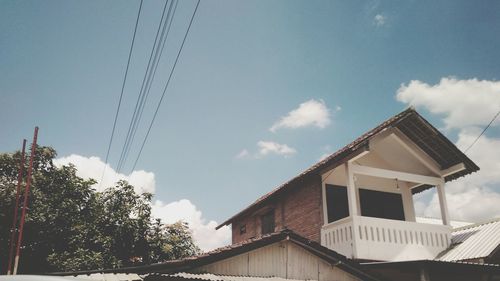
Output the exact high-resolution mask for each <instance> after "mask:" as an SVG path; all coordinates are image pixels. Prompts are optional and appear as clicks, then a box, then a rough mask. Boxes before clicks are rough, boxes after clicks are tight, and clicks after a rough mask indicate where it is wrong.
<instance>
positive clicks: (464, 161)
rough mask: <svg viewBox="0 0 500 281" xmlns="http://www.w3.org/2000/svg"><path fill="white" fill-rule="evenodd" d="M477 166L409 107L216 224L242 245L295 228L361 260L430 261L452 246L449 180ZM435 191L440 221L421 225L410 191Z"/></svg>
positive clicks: (304, 234) (341, 252)
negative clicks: (430, 189) (433, 189)
mask: <svg viewBox="0 0 500 281" xmlns="http://www.w3.org/2000/svg"><path fill="white" fill-rule="evenodd" d="M477 170H479V167H478V166H477V165H476V164H474V162H472V160H470V159H469V158H468V157H467V156H466V155H465V154H464V153H462V152H461V151H460V150H459V149H458V148H457V147H456V146H455V145H454V144H453V143H452V142H451V141H450V140H448V139H447V138H446V137H445V136H443V135H442V134H441V133H440V132H439V131H438V130H437V129H436V128H434V127H433V126H432V125H431V124H430V123H429V122H427V121H426V120H425V119H424V118H423V117H422V116H421V115H420V114H418V113H417V112H416V111H415V110H414V109H413V108H409V109H407V110H405V111H403V112H401V113H399V114H397V115H396V116H394V117H392V118H390V119H388V120H387V121H385V122H383V123H382V124H380V125H379V126H377V127H375V128H374V129H372V130H370V131H369V132H367V133H365V134H364V135H362V136H361V137H359V138H358V139H356V140H354V141H353V142H352V143H350V144H348V145H347V146H345V147H343V148H341V149H340V150H339V151H337V152H335V153H334V154H332V155H330V156H329V157H327V158H326V159H324V160H322V161H320V162H319V163H317V164H315V165H313V166H312V167H310V168H309V169H307V170H306V171H304V172H303V173H301V174H300V175H298V176H297V177H295V178H293V179H291V180H289V181H287V182H285V183H284V184H282V185H280V186H279V187H278V188H276V189H275V190H273V191H271V192H269V193H268V194H266V195H264V196H262V197H261V198H259V199H258V200H257V201H255V202H254V203H253V204H251V205H250V206H248V207H247V208H245V209H244V210H242V211H241V212H239V213H238V214H236V215H234V216H233V217H231V218H229V219H228V220H226V221H225V222H223V223H222V224H221V225H219V226H218V227H222V226H224V225H229V224H231V227H232V241H233V243H238V242H241V241H244V240H246V239H250V238H253V237H258V236H260V235H264V234H267V233H272V232H275V231H279V230H281V229H290V230H292V231H294V232H295V233H297V234H298V235H301V236H303V237H306V238H308V239H311V240H313V241H316V242H318V243H320V244H321V245H323V246H325V247H327V248H329V249H332V250H334V251H336V252H338V253H340V254H342V255H345V256H346V257H348V258H351V259H354V260H358V261H391V262H395V261H408V260H423V259H427V260H432V259H434V258H436V256H438V254H439V253H441V252H442V251H444V250H446V249H448V247H449V246H450V245H451V234H452V227H451V226H450V217H449V211H448V206H447V202H446V194H445V188H446V182H448V181H451V180H454V179H457V178H459V177H462V176H465V175H468V174H470V173H473V172H475V171H477ZM429 188H435V189H436V190H437V193H438V196H439V203H440V210H441V217H442V224H441V225H436V224H428V223H421V222H417V221H416V217H415V211H414V205H413V194H416V193H418V192H421V191H424V190H427V189H429Z"/></svg>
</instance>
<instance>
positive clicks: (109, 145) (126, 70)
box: [99, 0, 143, 185]
mask: <svg viewBox="0 0 500 281" xmlns="http://www.w3.org/2000/svg"><path fill="white" fill-rule="evenodd" d="M142 2H143V0H141V1H140V4H139V11H138V12H137V18H136V20H135V27H134V35H133V36H132V42H131V44H130V50H129V52H128V60H127V67H126V68H125V75H124V77H123V82H122V89H121V91H120V98H119V99H118V106H117V108H116V113H115V120H114V121H113V129H112V130H111V137H110V138H109V144H108V151H107V152H106V160H105V164H104V168H103V170H102V176H101V181H100V183H99V185H101V184H102V180H103V179H104V173H105V172H106V165H107V164H108V160H109V152H110V150H111V144H112V143H113V137H114V135H115V129H116V121H117V120H118V113H119V112H120V107H121V104H122V98H123V91H124V89H125V83H126V81H127V75H128V69H129V66H130V59H131V57H132V50H133V49H134V43H135V35H136V34H137V26H138V25H139V18H140V15H141V10H142Z"/></svg>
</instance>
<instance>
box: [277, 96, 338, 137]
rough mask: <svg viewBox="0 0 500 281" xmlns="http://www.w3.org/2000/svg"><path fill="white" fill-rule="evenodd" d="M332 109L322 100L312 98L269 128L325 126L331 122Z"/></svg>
mask: <svg viewBox="0 0 500 281" xmlns="http://www.w3.org/2000/svg"><path fill="white" fill-rule="evenodd" d="M330 122H331V121H330V111H329V109H328V108H327V107H326V105H325V102H324V101H322V100H315V99H311V100H309V101H306V102H304V103H301V104H300V105H299V107H298V108H297V109H294V110H292V111H290V112H289V113H288V115H286V116H284V117H282V118H281V119H280V120H279V121H277V122H276V123H274V125H273V126H272V127H271V128H270V129H269V130H270V131H271V132H275V131H276V130H278V129H280V128H290V129H296V128H302V127H307V126H315V127H318V128H321V129H323V128H325V127H326V126H328V125H329V124H330Z"/></svg>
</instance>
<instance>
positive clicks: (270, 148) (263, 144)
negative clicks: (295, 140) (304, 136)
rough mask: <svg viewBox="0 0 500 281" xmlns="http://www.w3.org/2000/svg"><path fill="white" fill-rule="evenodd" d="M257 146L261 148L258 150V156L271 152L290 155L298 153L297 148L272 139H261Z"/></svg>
mask: <svg viewBox="0 0 500 281" xmlns="http://www.w3.org/2000/svg"><path fill="white" fill-rule="evenodd" d="M257 147H258V149H259V151H258V152H257V157H263V156H266V155H269V154H276V155H281V156H285V157H288V156H291V155H293V154H295V153H297V150H295V149H294V148H292V147H289V146H288V145H286V144H280V143H277V142H272V141H259V142H258V143H257Z"/></svg>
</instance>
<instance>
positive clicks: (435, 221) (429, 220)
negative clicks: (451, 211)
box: [415, 217, 474, 228]
mask: <svg viewBox="0 0 500 281" xmlns="http://www.w3.org/2000/svg"><path fill="white" fill-rule="evenodd" d="M415 220H416V221H417V222H419V223H428V224H437V225H441V224H443V221H442V220H441V219H437V218H428V217H416V218H415ZM472 224H474V223H472V222H466V221H456V220H452V221H450V225H451V227H453V228H459V227H464V226H469V225H472Z"/></svg>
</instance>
